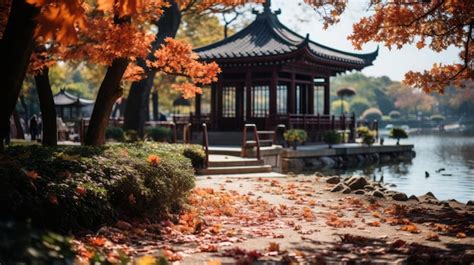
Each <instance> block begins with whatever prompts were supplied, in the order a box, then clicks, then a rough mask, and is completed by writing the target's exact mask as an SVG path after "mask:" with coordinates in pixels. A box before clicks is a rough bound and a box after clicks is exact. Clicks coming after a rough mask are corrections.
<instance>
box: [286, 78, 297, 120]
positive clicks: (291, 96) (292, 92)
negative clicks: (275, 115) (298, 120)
mask: <svg viewBox="0 0 474 265" xmlns="http://www.w3.org/2000/svg"><path fill="white" fill-rule="evenodd" d="M295 97H296V81H295V73H291V84H290V89H289V90H288V113H289V114H295V113H296V106H295V103H296V102H295Z"/></svg>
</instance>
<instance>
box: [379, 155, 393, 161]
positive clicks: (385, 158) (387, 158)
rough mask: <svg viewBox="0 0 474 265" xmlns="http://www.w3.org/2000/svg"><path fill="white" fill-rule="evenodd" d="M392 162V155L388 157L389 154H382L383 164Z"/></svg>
mask: <svg viewBox="0 0 474 265" xmlns="http://www.w3.org/2000/svg"><path fill="white" fill-rule="evenodd" d="M390 160H392V158H391V157H390V155H387V154H381V155H380V162H381V163H388V162H390Z"/></svg>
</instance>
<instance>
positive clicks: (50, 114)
mask: <svg viewBox="0 0 474 265" xmlns="http://www.w3.org/2000/svg"><path fill="white" fill-rule="evenodd" d="M48 74H49V68H47V67H46V68H45V69H44V70H43V71H42V72H41V73H39V74H37V75H35V82H36V91H37V92H38V98H39V103H40V109H41V119H42V120H43V146H56V145H58V129H57V125H56V108H55V106H54V99H53V91H51V84H50V82H49V76H48Z"/></svg>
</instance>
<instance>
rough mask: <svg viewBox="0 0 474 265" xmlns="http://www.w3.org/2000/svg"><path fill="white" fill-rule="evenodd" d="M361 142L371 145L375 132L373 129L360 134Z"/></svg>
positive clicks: (373, 141)
mask: <svg viewBox="0 0 474 265" xmlns="http://www.w3.org/2000/svg"><path fill="white" fill-rule="evenodd" d="M362 143H364V144H366V145H368V146H371V145H373V144H374V143H375V133H374V132H373V131H369V132H368V133H365V134H364V135H363V136H362Z"/></svg>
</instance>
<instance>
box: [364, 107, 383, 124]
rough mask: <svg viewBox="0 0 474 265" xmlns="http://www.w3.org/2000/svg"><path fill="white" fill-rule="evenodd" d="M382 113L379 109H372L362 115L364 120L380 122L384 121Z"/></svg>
mask: <svg viewBox="0 0 474 265" xmlns="http://www.w3.org/2000/svg"><path fill="white" fill-rule="evenodd" d="M382 115H383V114H382V112H381V111H380V110H379V109H377V108H370V109H367V110H365V111H364V113H362V119H363V120H367V121H376V120H377V121H380V120H382Z"/></svg>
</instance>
